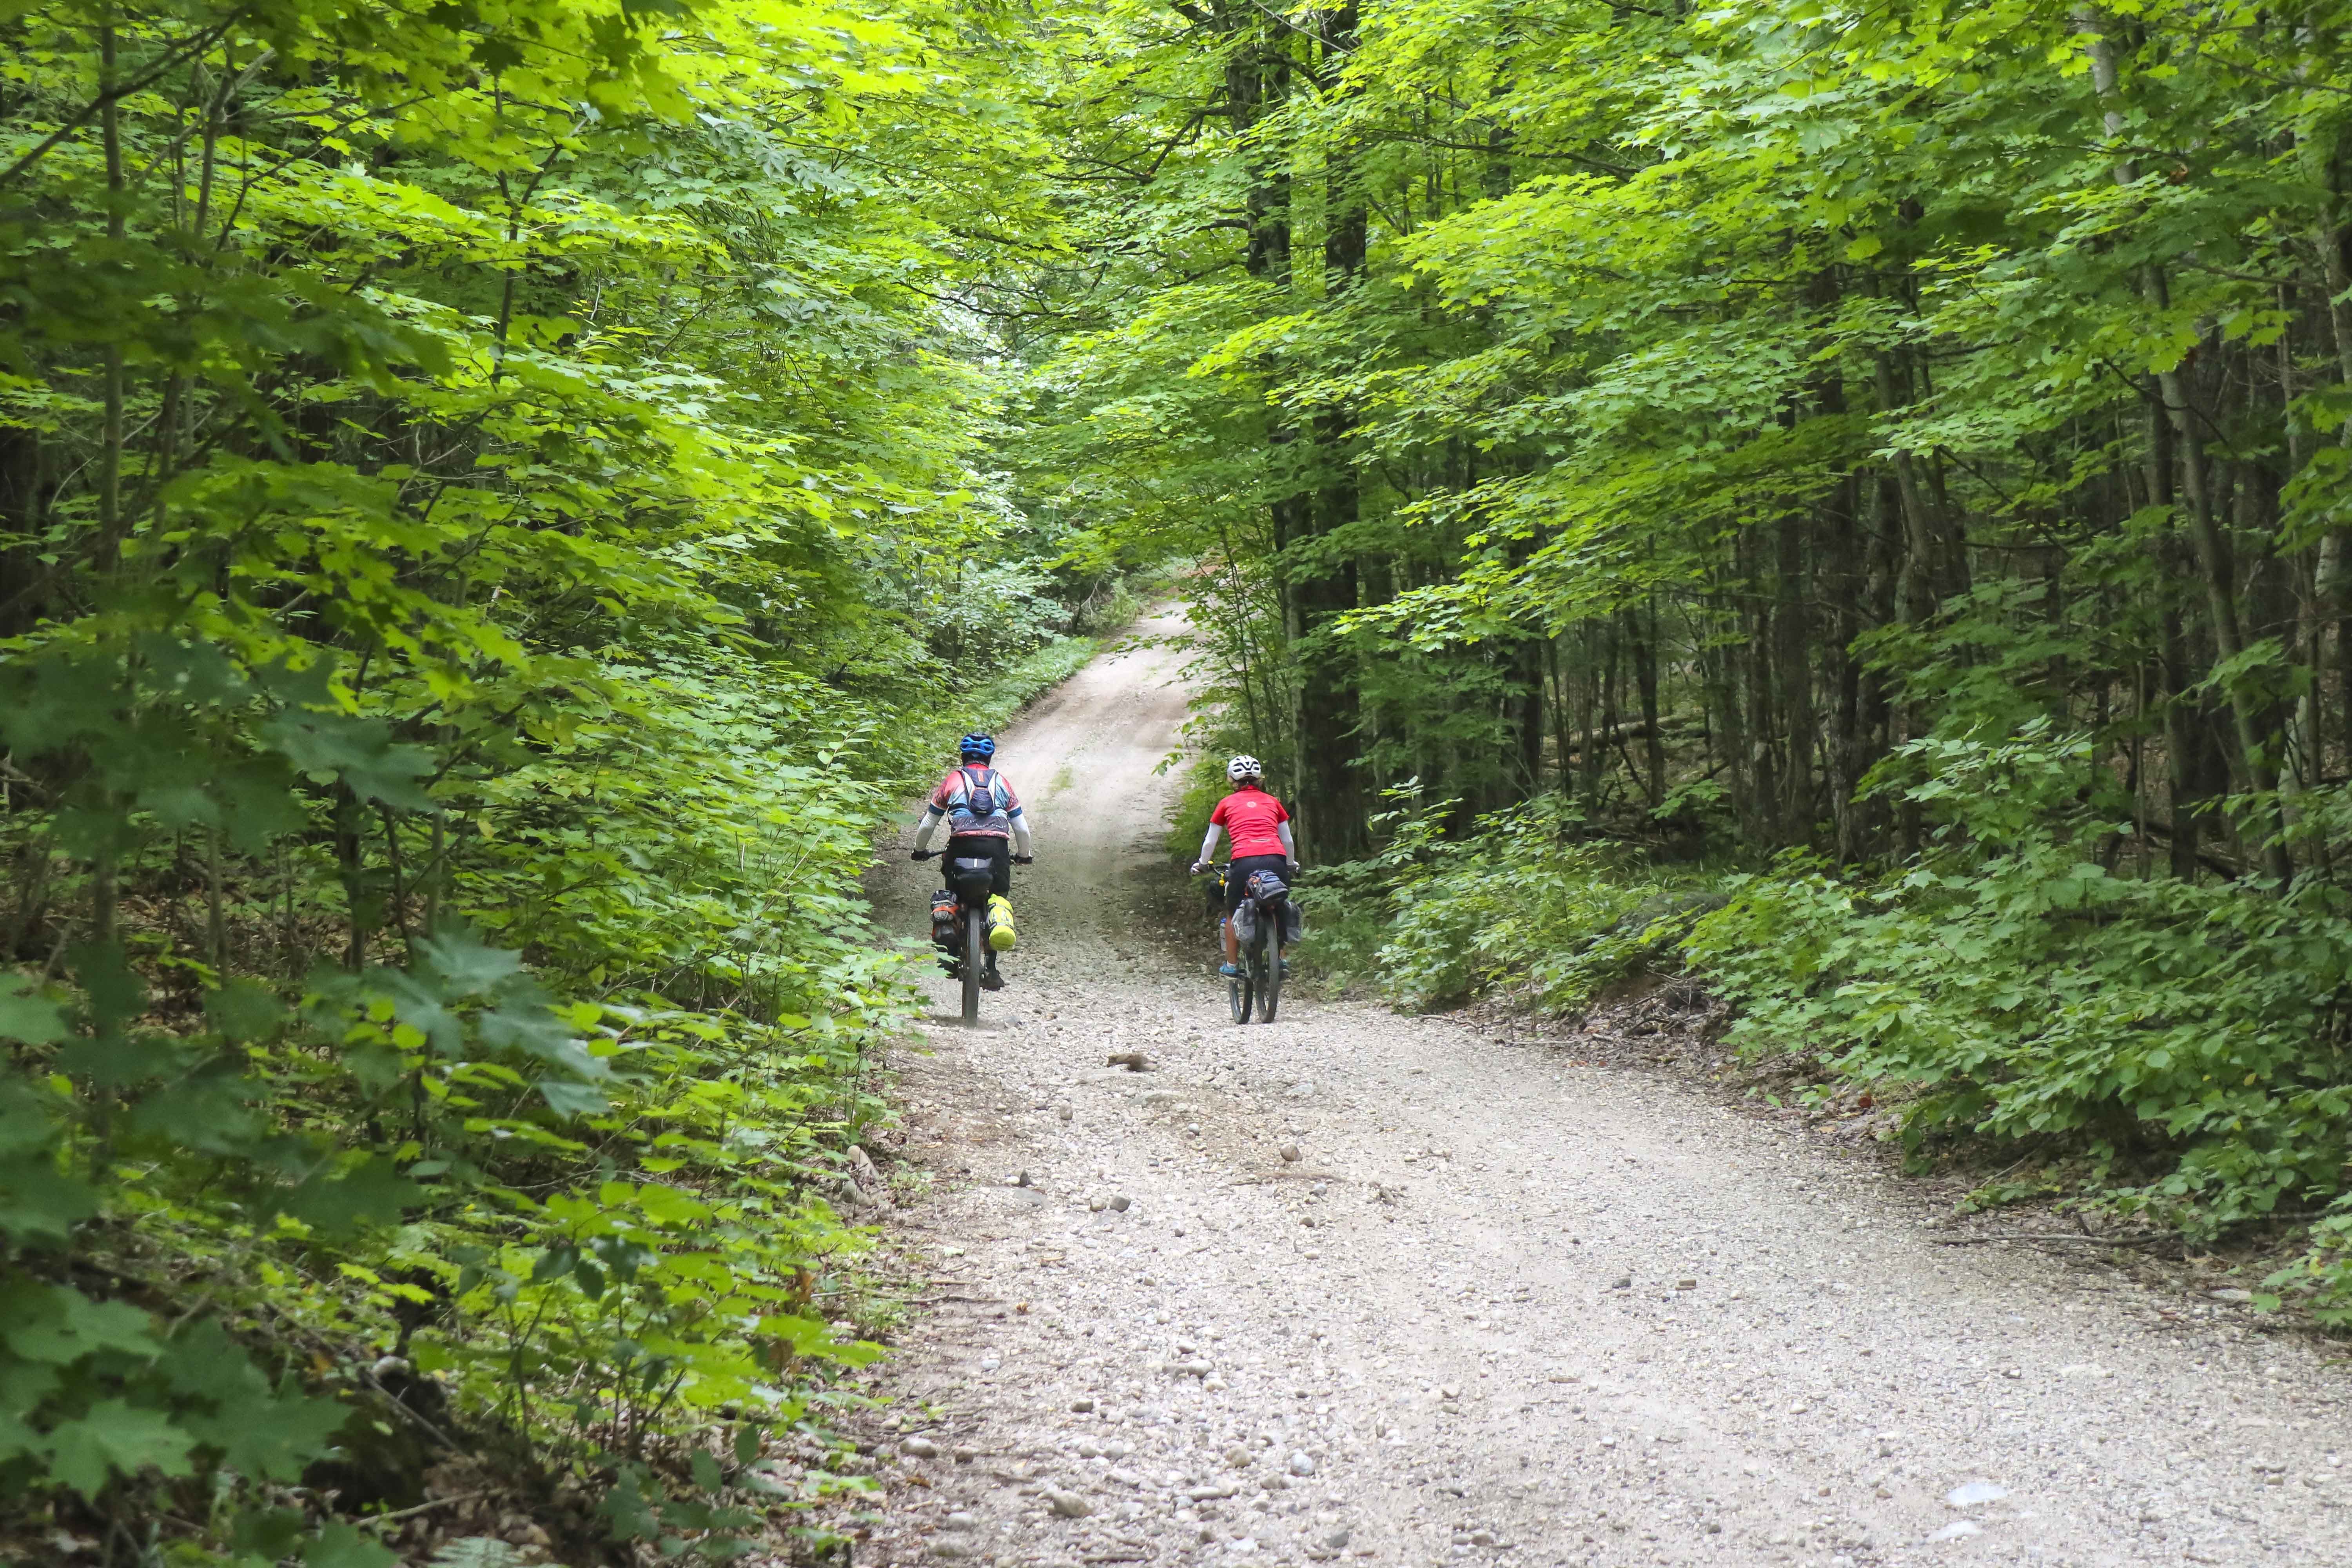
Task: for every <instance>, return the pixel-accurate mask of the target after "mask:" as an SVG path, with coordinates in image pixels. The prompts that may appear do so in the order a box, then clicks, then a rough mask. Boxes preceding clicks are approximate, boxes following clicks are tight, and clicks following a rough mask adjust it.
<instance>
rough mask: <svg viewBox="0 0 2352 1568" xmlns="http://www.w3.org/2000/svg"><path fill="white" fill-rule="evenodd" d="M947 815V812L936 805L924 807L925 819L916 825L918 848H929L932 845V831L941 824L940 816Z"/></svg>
mask: <svg viewBox="0 0 2352 1568" xmlns="http://www.w3.org/2000/svg"><path fill="white" fill-rule="evenodd" d="M944 816H947V813H946V812H944V811H941V810H940V808H939V807H938V806H936V805H927V806H925V807H923V820H922V821H920V822H919V823H917V824H916V825H915V847H916V848H918V849H929V847H931V833H932V831H933V830H934V829H935V828H937V827H938V826H939V825H940V818H942V817H944Z"/></svg>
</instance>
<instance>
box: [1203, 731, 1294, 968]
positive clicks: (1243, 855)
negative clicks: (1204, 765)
mask: <svg viewBox="0 0 2352 1568" xmlns="http://www.w3.org/2000/svg"><path fill="white" fill-rule="evenodd" d="M1225 777H1227V778H1229V779H1231V780H1233V782H1234V793H1233V794H1231V795H1227V796H1225V798H1224V799H1223V800H1221V801H1219V802H1217V809H1216V810H1214V811H1213V812H1211V813H1210V814H1209V831H1208V834H1207V836H1206V837H1203V838H1202V840H1201V858H1199V859H1197V860H1195V861H1193V862H1192V869H1193V871H1194V872H1195V873H1198V872H1200V871H1202V870H1203V869H1205V868H1207V866H1208V864H1209V858H1210V857H1211V856H1213V855H1214V854H1216V852H1217V835H1218V834H1219V833H1225V834H1228V835H1230V836H1231V837H1232V838H1233V841H1234V858H1233V860H1232V862H1231V863H1230V864H1229V865H1227V866H1226V868H1225V918H1224V921H1223V931H1224V937H1225V966H1224V968H1223V969H1221V970H1219V971H1218V973H1221V974H1239V973H1241V960H1242V949H1241V939H1240V938H1239V937H1237V936H1235V935H1234V910H1235V909H1237V908H1239V907H1240V905H1241V901H1242V892H1243V889H1245V888H1247V887H1248V886H1249V879H1250V873H1251V872H1253V871H1272V872H1274V873H1275V874H1276V875H1277V876H1279V877H1281V878H1283V879H1284V880H1286V881H1287V880H1289V879H1292V878H1295V877H1296V876H1297V874H1298V847H1297V844H1296V843H1294V842H1293V841H1292V840H1291V837H1290V813H1288V812H1287V811H1285V810H1284V809H1283V808H1282V802H1280V801H1278V800H1276V799H1275V798H1274V796H1272V795H1268V794H1266V793H1265V782H1264V778H1265V768H1264V767H1263V766H1262V765H1260V763H1258V760H1257V759H1256V758H1255V757H1252V756H1247V755H1244V756H1239V757H1235V758H1234V760H1233V761H1232V762H1230V763H1226V764H1225Z"/></svg>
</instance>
